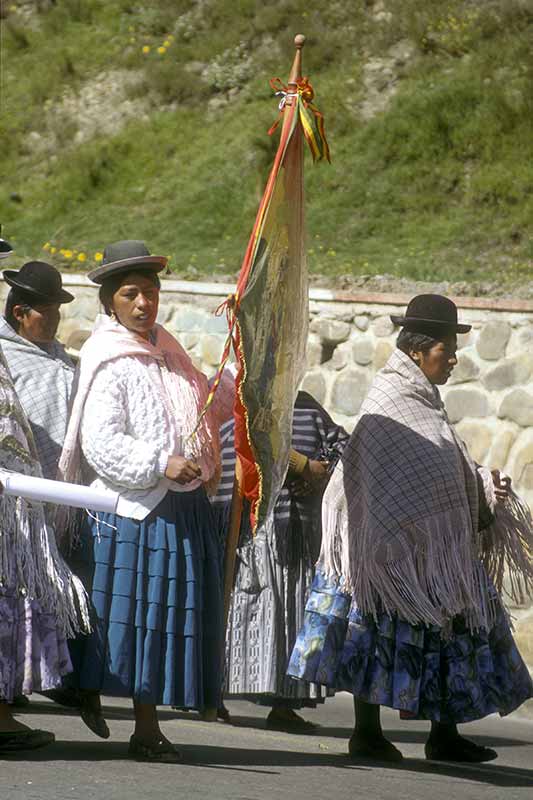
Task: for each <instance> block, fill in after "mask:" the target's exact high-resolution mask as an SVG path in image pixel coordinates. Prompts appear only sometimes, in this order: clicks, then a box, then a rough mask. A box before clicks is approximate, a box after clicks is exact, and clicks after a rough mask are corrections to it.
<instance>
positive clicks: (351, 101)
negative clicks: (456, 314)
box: [0, 0, 533, 291]
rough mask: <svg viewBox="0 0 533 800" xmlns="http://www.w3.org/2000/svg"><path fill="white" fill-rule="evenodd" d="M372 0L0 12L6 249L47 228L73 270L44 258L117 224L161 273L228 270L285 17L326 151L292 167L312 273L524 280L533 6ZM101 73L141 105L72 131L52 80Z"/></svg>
mask: <svg viewBox="0 0 533 800" xmlns="http://www.w3.org/2000/svg"><path fill="white" fill-rule="evenodd" d="M13 5H15V6H16V5H17V4H16V2H15V3H14V4H13ZM387 7H388V8H389V9H390V10H391V12H392V13H393V21H392V22H391V24H390V25H387V24H384V23H379V22H376V21H375V20H374V19H373V18H372V16H371V14H370V11H369V7H367V5H366V4H365V3H363V2H357V3H347V2H336V3H334V2H332V3H328V4H325V5H324V4H323V8H322V9H320V8H317V7H315V6H314V5H313V4H309V3H305V2H303V0H277V1H276V2H270V3H268V4H265V3H263V2H254V1H253V0H239V2H234V3H232V4H229V3H228V2H223V0H206V2H205V3H203V4H201V5H200V4H198V3H197V2H192V1H191V2H185V1H184V0H181V1H180V2H176V0H173V1H172V2H171V0H152V2H150V3H146V4H145V6H143V5H137V4H135V3H133V2H126V0H108V2H104V0H63V2H59V3H57V4H56V6H54V7H52V8H51V9H50V10H48V11H46V12H43V13H41V14H37V13H36V14H35V16H34V18H33V19H32V21H31V24H29V23H28V21H27V20H26V19H25V18H24V17H23V15H22V14H20V13H15V12H11V13H9V15H8V18H7V20H5V21H4V24H3V30H2V37H3V42H2V43H3V48H2V51H3V65H4V70H3V82H2V126H1V130H0V148H1V150H2V154H3V157H2V159H1V160H0V187H1V188H0V219H1V221H2V222H3V225H4V228H3V232H4V235H5V236H6V237H7V238H12V239H13V240H14V243H15V245H16V248H17V255H18V257H19V260H23V259H26V258H29V257H36V256H39V255H40V256H41V257H42V256H44V252H43V251H42V250H41V248H42V245H43V244H44V243H45V242H51V243H52V245H53V246H55V247H57V248H58V249H59V248H68V249H69V250H72V251H74V250H75V251H77V252H83V253H85V254H87V255H88V260H87V262H84V263H83V264H82V263H81V262H79V261H76V257H77V253H74V254H73V261H72V263H70V260H66V259H64V258H63V257H60V256H59V255H56V256H54V258H55V259H57V263H58V264H59V265H61V266H63V267H65V268H77V269H79V268H82V267H83V266H86V265H88V264H90V262H91V258H92V256H93V255H94V253H95V252H97V251H101V250H102V248H103V246H104V245H105V244H106V242H109V241H113V240H115V239H119V238H129V237H134V238H143V239H146V241H147V242H148V244H149V246H150V247H152V248H153V249H154V250H157V251H160V252H162V253H165V254H169V255H170V256H171V258H172V261H171V264H172V268H173V269H174V270H175V272H176V273H177V274H179V275H184V276H189V277H200V276H202V277H205V276H209V275H215V274H221V275H225V274H233V273H235V272H236V271H237V270H238V268H239V265H240V261H241V258H242V254H243V252H244V248H245V245H246V241H247V238H248V235H249V232H250V229H251V226H252V224H253V220H254V217H255V212H256V208H257V203H258V199H259V195H260V191H261V188H262V186H263V184H264V181H265V179H266V175H267V172H268V167H269V164H270V162H271V159H272V157H273V152H274V149H275V143H273V142H271V141H270V140H269V139H268V137H267V135H266V131H267V129H268V127H269V126H270V124H271V122H272V121H273V120H274V119H275V117H276V114H277V109H276V101H275V100H274V98H273V97H272V94H271V91H270V88H269V86H268V79H269V78H270V77H271V76H274V75H280V77H282V78H284V77H286V75H287V72H288V69H289V66H290V60H291V58H292V45H291V39H292V35H293V34H294V33H295V32H297V31H299V30H303V31H304V32H306V34H307V35H308V38H309V41H308V44H307V45H306V49H305V50H304V62H305V70H304V71H305V73H306V74H309V75H310V77H311V80H312V82H313V85H314V86H315V89H316V93H317V104H318V106H319V107H320V108H321V110H323V112H324V114H325V116H326V125H327V131H328V135H329V138H330V144H331V149H332V153H333V163H332V165H331V166H330V165H318V166H315V167H313V166H312V165H311V163H310V159H309V160H308V162H307V176H306V192H307V222H308V230H309V262H310V268H311V271H312V272H313V273H320V274H323V275H327V276H330V277H331V278H332V280H334V279H335V277H336V276H341V275H360V274H369V275H376V274H383V273H389V274H392V275H395V276H398V277H409V278H414V279H423V280H436V281H441V280H452V281H466V282H468V283H471V284H476V283H478V282H479V281H482V280H484V281H488V282H497V283H499V284H500V285H501V287H502V289H505V290H506V291H507V290H508V289H509V287H513V286H519V285H521V284H523V283H525V282H527V281H530V280H531V279H532V268H533V222H532V220H533V55H532V53H531V48H530V41H531V34H532V32H533V0H531V2H528V0H520V1H519V0H516V2H515V0H501V2H498V1H497V0H491V2H489V1H488V0H487V1H486V2H480V3H474V2H466V0H465V2H458V1H457V2H451V3H448V4H447V3H443V2H441V1H440V0H426V2H425V3H424V4H423V8H422V9H421V4H420V3H419V2H417V0H401V2H400V0H389V3H388V4H387ZM169 34H172V35H173V37H174V39H173V41H172V43H171V45H170V46H168V47H167V48H166V52H165V53H164V54H159V53H158V52H157V48H158V47H160V46H161V45H162V44H163V42H164V41H165V40H166V39H167V36H168V35H169ZM406 38H407V39H409V41H410V42H412V44H413V46H414V48H415V50H414V57H413V58H412V59H411V60H410V61H409V62H408V63H407V64H406V65H405V66H404V67H399V71H400V73H401V81H400V82H399V84H398V92H397V94H396V95H395V96H394V98H393V99H392V100H391V102H390V104H389V105H388V107H387V109H386V111H385V112H384V113H382V114H379V115H377V116H376V117H374V118H373V119H372V120H371V121H369V122H366V123H365V122H363V121H362V120H361V119H360V117H359V115H358V113H357V102H358V101H359V100H360V99H362V98H363V96H364V93H365V90H364V85H363V65H364V63H365V61H366V60H368V59H369V58H376V57H385V56H386V55H387V52H388V50H389V48H390V47H391V46H392V45H394V44H395V43H396V42H397V41H398V40H399V39H406ZM143 47H149V48H150V51H149V52H148V53H143V51H142V48H143ZM110 69H112V70H133V71H134V74H135V75H137V76H140V77H139V79H138V80H136V82H135V83H134V84H133V86H131V87H130V88H129V90H128V94H129V96H130V98H131V99H132V100H133V101H136V100H139V99H142V100H143V102H145V103H148V104H149V107H150V113H149V118H148V119H145V120H133V121H130V122H129V123H127V124H126V125H125V126H124V128H123V129H122V130H121V131H120V133H118V134H116V135H114V136H103V135H99V136H96V137H95V138H92V139H91V140H90V141H87V142H85V143H84V144H78V145H77V144H75V143H74V141H73V136H74V133H75V130H76V128H77V124H76V121H75V120H71V119H69V118H66V117H65V115H64V114H63V113H62V112H61V109H62V106H61V97H62V94H63V92H64V91H65V89H67V88H68V89H71V90H73V91H76V90H78V89H79V88H80V87H81V86H83V85H84V84H85V83H86V82H87V81H91V79H93V78H94V77H95V76H96V75H98V74H101V73H102V72H103V71H106V70H110ZM227 92H230V97H231V100H230V102H228V103H227V104H226V105H222V106H221V107H220V108H218V109H217V110H211V111H209V110H208V109H209V105H208V104H209V101H210V100H212V99H216V98H220V97H225V96H227ZM169 104H171V105H172V108H171V109H168V110H164V109H165V107H168V106H169ZM31 131H37V132H40V133H43V134H47V132H48V131H53V132H54V134H55V137H56V142H57V149H56V151H55V152H47V153H45V154H44V155H43V154H42V153H40V152H36V151H35V150H34V149H32V147H31V145H30V144H29V143H28V142H29V140H28V134H29V133H30V132H31ZM13 198H14V199H13ZM17 200H21V201H22V202H17Z"/></svg>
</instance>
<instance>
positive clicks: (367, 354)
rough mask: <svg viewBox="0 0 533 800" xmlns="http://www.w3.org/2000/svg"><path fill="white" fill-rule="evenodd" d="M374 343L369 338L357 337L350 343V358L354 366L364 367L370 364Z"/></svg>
mask: <svg viewBox="0 0 533 800" xmlns="http://www.w3.org/2000/svg"><path fill="white" fill-rule="evenodd" d="M373 357H374V342H373V341H372V339H371V338H370V336H358V337H357V338H356V339H354V340H353V343H352V358H353V360H354V361H355V363H356V364H361V365H362V366H366V365H367V364H371V363H372V359H373Z"/></svg>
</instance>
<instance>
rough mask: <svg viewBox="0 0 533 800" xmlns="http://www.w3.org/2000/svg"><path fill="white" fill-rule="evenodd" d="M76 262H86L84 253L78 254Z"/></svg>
mask: <svg viewBox="0 0 533 800" xmlns="http://www.w3.org/2000/svg"><path fill="white" fill-rule="evenodd" d="M78 261H81V262H83V261H87V256H86V255H85V253H78Z"/></svg>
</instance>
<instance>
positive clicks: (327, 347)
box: [0, 276, 533, 664]
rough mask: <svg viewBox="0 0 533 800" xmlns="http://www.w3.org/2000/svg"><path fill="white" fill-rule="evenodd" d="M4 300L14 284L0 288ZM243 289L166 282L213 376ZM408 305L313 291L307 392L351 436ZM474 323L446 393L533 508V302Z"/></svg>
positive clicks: (165, 316)
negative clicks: (222, 309)
mask: <svg viewBox="0 0 533 800" xmlns="http://www.w3.org/2000/svg"><path fill="white" fill-rule="evenodd" d="M64 282H65V285H66V286H67V287H68V288H69V289H70V291H72V293H73V294H74V295H75V297H76V299H75V301H74V302H73V303H71V304H69V305H64V306H62V315H63V318H62V322H61V327H60V337H61V338H62V340H63V341H64V342H65V343H68V342H69V339H70V338H71V337H72V336H73V335H74V336H75V334H76V332H77V331H79V330H86V331H89V330H90V329H91V327H92V324H93V321H94V318H95V316H96V313H97V312H98V301H97V294H96V290H95V288H94V287H93V286H91V285H90V284H89V282H88V281H87V279H86V278H84V277H83V276H66V277H65V281H64ZM0 287H1V289H2V291H3V292H4V295H5V286H4V285H2V284H0ZM233 288H234V287H232V286H226V285H220V284H200V283H187V282H182V281H164V283H163V291H162V294H161V305H160V313H159V321H160V322H161V323H162V324H164V325H165V326H167V327H168V328H169V330H171V331H172V332H173V333H175V334H176V335H177V337H178V338H179V340H180V341H181V343H182V344H183V345H184V346H185V347H186V348H187V350H188V351H189V353H190V354H191V356H192V358H193V359H194V361H195V362H196V363H197V364H198V366H200V367H201V368H203V369H204V371H205V372H206V373H207V374H209V375H210V374H212V373H213V372H214V370H215V368H216V366H217V365H218V363H219V359H220V355H221V352H222V347H223V344H224V341H225V333H226V321H225V317H224V316H219V317H217V316H214V314H213V312H214V310H215V309H216V308H217V306H218V305H219V304H220V303H221V302H222V300H223V299H224V297H225V296H226V295H227V294H229V293H230V292H231V291H232V290H233ZM408 300H409V298H408V297H401V296H395V295H353V296H350V295H347V294H344V295H343V294H342V293H337V294H334V293H332V292H329V291H327V290H318V289H315V290H311V293H310V324H309V343H308V344H309V346H308V354H307V373H306V375H305V378H304V381H303V388H305V389H306V390H307V391H309V392H310V393H311V394H312V395H313V396H314V397H315V398H316V399H317V400H318V401H319V402H321V403H322V404H323V405H324V406H325V407H326V408H327V409H328V411H329V412H330V413H331V414H332V416H333V417H334V419H335V420H337V421H338V422H340V423H342V424H343V425H344V426H345V427H346V428H347V429H349V430H351V429H352V428H353V426H354V424H355V422H356V420H357V414H358V412H359V409H360V406H361V403H362V401H363V399H364V397H365V394H366V392H367V390H368V387H369V386H370V383H371V381H372V378H373V377H374V375H375V373H376V371H377V370H379V369H380V368H381V367H382V366H383V365H384V364H385V362H386V361H387V359H388V357H389V355H390V354H391V352H392V350H393V348H394V343H395V339H396V336H397V333H398V330H397V329H395V327H394V326H393V324H392V323H391V321H390V314H391V313H392V314H394V313H399V312H401V310H402V309H403V308H405V305H406V304H407V302H408ZM457 302H458V305H459V306H460V317H461V319H463V320H464V321H465V322H469V323H471V324H472V325H473V329H472V331H471V332H470V333H468V334H465V335H462V336H460V337H459V353H458V355H459V363H458V365H457V367H456V368H455V370H454V373H453V375H452V378H451V379H450V381H449V384H448V385H447V386H446V387H444V388H443V396H444V398H445V401H446V407H447V409H448V414H449V416H450V419H451V420H452V422H454V423H455V424H456V426H457V430H458V431H459V433H460V435H461V436H462V437H463V439H464V440H465V441H466V442H467V444H468V447H469V449H470V452H471V453H472V455H473V456H474V458H475V459H476V460H478V461H480V462H482V463H484V464H487V465H488V466H490V467H492V468H499V469H502V470H504V471H505V472H507V473H509V474H510V475H511V476H512V478H513V481H514V484H515V486H516V487H517V489H518V491H519V492H520V494H521V495H522V496H523V497H525V498H526V499H527V501H528V502H529V503H530V505H531V506H532V507H533V303H531V302H524V301H520V300H516V301H503V300H499V301H489V300H481V299H472V298H458V299H457ZM513 613H514V615H515V616H516V618H517V638H518V640H519V644H520V648H521V650H522V651H523V653H524V655H525V656H526V658H527V659H528V663H530V664H533V607H527V608H523V609H514V610H513Z"/></svg>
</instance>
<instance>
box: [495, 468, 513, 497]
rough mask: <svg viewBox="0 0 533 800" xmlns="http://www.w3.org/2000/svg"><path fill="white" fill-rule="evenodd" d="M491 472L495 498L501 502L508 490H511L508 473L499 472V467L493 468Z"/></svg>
mask: <svg viewBox="0 0 533 800" xmlns="http://www.w3.org/2000/svg"><path fill="white" fill-rule="evenodd" d="M491 474H492V482H493V484H494V494H495V496H496V500H497V501H498V503H503V502H505V500H507V498H508V497H509V492H510V491H511V478H510V477H509V475H505V473H503V472H500V470H499V469H493V470H492V472H491Z"/></svg>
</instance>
